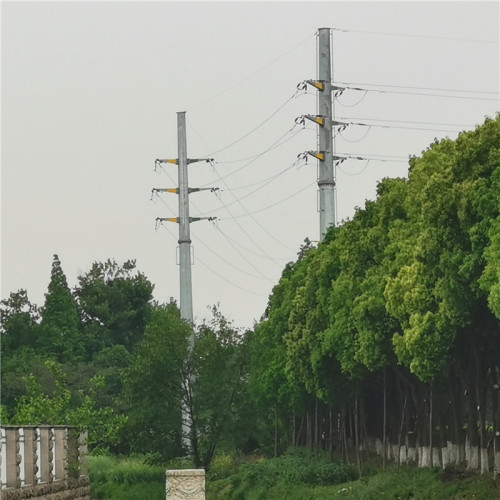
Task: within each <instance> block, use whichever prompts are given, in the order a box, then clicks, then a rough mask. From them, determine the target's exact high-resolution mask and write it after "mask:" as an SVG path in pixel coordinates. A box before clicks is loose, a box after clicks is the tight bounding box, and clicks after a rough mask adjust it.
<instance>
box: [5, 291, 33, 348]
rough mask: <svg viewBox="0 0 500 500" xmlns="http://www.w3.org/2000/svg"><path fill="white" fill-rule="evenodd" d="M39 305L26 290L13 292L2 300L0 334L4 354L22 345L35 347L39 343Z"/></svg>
mask: <svg viewBox="0 0 500 500" xmlns="http://www.w3.org/2000/svg"><path fill="white" fill-rule="evenodd" d="M39 318H40V314H39V311H38V307H37V306H36V305H35V304H32V303H31V302H30V301H29V299H28V293H27V292H26V290H23V289H21V290H19V291H17V292H12V293H11V294H10V295H9V298H8V299H5V300H2V301H1V302H0V334H1V340H2V354H3V355H7V356H8V355H9V354H11V353H13V352H15V351H17V350H19V349H20V348H21V347H35V346H36V343H37V334H38V321H39Z"/></svg>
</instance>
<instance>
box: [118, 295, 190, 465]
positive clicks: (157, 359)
mask: <svg viewBox="0 0 500 500" xmlns="http://www.w3.org/2000/svg"><path fill="white" fill-rule="evenodd" d="M191 334H192V328H191V326H190V325H188V324H187V323H186V322H184V321H183V320H182V319H181V317H180V313H179V309H178V308H177V305H176V304H175V302H170V303H168V304H166V305H158V304H155V305H154V306H153V308H152V312H151V319H150V321H149V323H148V324H147V326H146V329H145V332H144V337H143V338H142V340H141V341H140V342H139V344H138V346H137V351H136V354H135V359H134V361H133V362H132V364H131V366H130V368H129V370H127V373H126V375H125V381H124V383H125V397H126V401H127V404H128V405H129V407H130V409H129V410H128V415H129V419H128V422H127V425H126V428H125V434H124V438H125V440H126V441H127V442H128V443H129V445H130V448H131V451H133V452H141V453H146V452H150V453H158V454H160V455H162V456H164V457H165V458H171V457H174V456H179V455H181V454H182V430H181V406H182V398H183V392H182V387H183V383H184V362H185V360H186V358H187V354H188V338H189V336H190V335H191Z"/></svg>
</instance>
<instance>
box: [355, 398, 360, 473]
mask: <svg viewBox="0 0 500 500" xmlns="http://www.w3.org/2000/svg"><path fill="white" fill-rule="evenodd" d="M358 421H359V416H358V392H357V391H356V396H355V399H354V441H355V445H356V463H357V465H358V474H359V477H361V460H360V457H359V428H358Z"/></svg>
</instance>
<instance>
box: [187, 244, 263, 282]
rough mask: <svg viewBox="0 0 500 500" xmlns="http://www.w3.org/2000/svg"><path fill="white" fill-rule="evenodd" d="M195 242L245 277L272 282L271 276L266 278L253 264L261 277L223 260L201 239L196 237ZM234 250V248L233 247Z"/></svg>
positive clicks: (239, 253)
mask: <svg viewBox="0 0 500 500" xmlns="http://www.w3.org/2000/svg"><path fill="white" fill-rule="evenodd" d="M195 240H196V242H197V243H201V244H202V245H203V246H204V247H205V248H207V249H208V250H209V251H210V252H211V253H212V254H214V255H215V256H216V257H217V258H218V259H220V260H222V262H224V265H226V266H229V267H232V268H233V269H235V270H236V271H238V272H240V273H241V274H244V275H245V276H249V277H250V278H255V279H259V280H266V281H272V280H271V279H270V278H269V276H266V275H265V274H262V272H261V271H260V269H258V268H256V267H254V266H253V264H251V267H252V268H254V269H257V271H259V276H257V275H255V274H251V273H247V272H246V271H243V270H242V269H241V268H239V267H237V266H235V265H234V264H232V263H231V262H230V261H229V260H226V259H223V258H222V257H221V256H220V254H218V253H217V252H216V251H215V250H213V249H212V247H211V246H209V245H207V244H206V243H205V242H203V241H202V240H201V239H200V238H199V237H197V236H196V237H195ZM233 248H234V247H233ZM234 249H235V250H236V252H237V253H238V255H239V256H240V257H241V258H242V259H243V260H245V261H246V262H247V264H250V262H249V261H248V260H247V259H246V258H245V257H244V256H243V255H242V254H241V252H239V251H238V250H237V249H236V248H234Z"/></svg>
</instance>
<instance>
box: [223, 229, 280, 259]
mask: <svg viewBox="0 0 500 500" xmlns="http://www.w3.org/2000/svg"><path fill="white" fill-rule="evenodd" d="M214 227H215V228H216V229H217V231H219V232H220V233H221V234H222V236H223V237H224V238H225V239H226V240H228V242H230V241H231V242H232V243H233V244H234V245H236V246H238V247H240V248H241V249H242V250H245V251H246V252H248V253H251V254H252V255H255V256H257V257H263V258H267V256H266V255H264V254H261V253H257V252H255V251H253V250H252V249H250V248H248V247H245V246H244V245H242V244H241V243H239V242H238V241H236V240H235V239H233V238H230V237H229V236H228V235H227V234H226V233H225V232H224V231H222V229H221V228H220V227H219V224H214ZM282 260H284V258H281V259H273V261H274V262H276V263H277V264H279V265H281V261H282Z"/></svg>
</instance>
